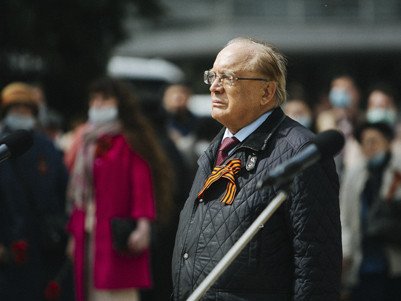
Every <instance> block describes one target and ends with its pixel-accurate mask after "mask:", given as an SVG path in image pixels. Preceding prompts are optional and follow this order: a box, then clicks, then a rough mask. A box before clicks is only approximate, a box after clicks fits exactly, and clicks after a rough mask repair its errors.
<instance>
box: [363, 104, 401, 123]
mask: <svg viewBox="0 0 401 301" xmlns="http://www.w3.org/2000/svg"><path fill="white" fill-rule="evenodd" d="M366 119H367V120H368V121H369V122H372V123H375V122H385V123H387V124H390V125H393V124H394V123H395V122H396V119H397V113H396V112H395V111H394V110H387V109H382V108H375V109H370V110H368V111H367V113H366Z"/></svg>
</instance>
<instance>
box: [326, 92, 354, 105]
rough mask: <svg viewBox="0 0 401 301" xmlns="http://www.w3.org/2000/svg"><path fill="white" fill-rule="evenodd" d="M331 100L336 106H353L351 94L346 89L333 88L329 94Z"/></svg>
mask: <svg viewBox="0 0 401 301" xmlns="http://www.w3.org/2000/svg"><path fill="white" fill-rule="evenodd" d="M329 100H330V103H331V104H332V106H333V107H335V108H348V107H350V106H351V100H352V99H351V95H350V94H349V93H348V91H347V90H345V89H339V88H333V89H332V90H331V91H330V94H329Z"/></svg>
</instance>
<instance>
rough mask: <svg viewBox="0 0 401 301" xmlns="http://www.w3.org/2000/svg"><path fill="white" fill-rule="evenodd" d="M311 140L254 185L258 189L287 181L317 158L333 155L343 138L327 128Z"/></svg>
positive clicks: (340, 146) (338, 133)
mask: <svg viewBox="0 0 401 301" xmlns="http://www.w3.org/2000/svg"><path fill="white" fill-rule="evenodd" d="M313 142H314V143H313V144H311V145H308V146H307V147H305V149H304V150H302V151H301V152H300V153H298V154H297V155H295V156H294V157H293V158H291V159H290V160H288V161H287V162H284V163H282V164H280V165H278V166H277V167H275V168H274V169H273V170H272V171H270V172H269V173H268V174H267V177H266V178H264V179H261V180H259V181H258V183H257V184H256V187H257V188H258V189H259V188H262V187H263V186H266V185H274V184H277V185H280V184H283V183H286V182H288V181H289V180H291V179H292V178H293V177H294V176H295V174H297V173H298V172H300V171H302V170H304V169H306V168H308V167H309V166H311V165H313V164H315V163H316V162H318V161H319V160H325V159H328V158H330V157H334V156H335V155H336V154H337V153H339V152H340V151H341V149H342V148H343V146H344V143H345V139H344V136H343V134H341V133H340V132H339V131H336V130H327V131H324V132H321V133H320V134H318V135H316V137H315V139H314V141H313Z"/></svg>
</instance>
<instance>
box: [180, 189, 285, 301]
mask: <svg viewBox="0 0 401 301" xmlns="http://www.w3.org/2000/svg"><path fill="white" fill-rule="evenodd" d="M287 196H288V195H287V193H286V192H285V191H280V192H279V194H278V195H277V196H276V197H275V198H274V199H273V200H272V201H271V202H270V203H269V205H268V206H267V207H266V208H265V209H264V210H263V211H262V213H261V214H260V215H259V216H258V217H257V218H256V220H255V221H254V222H253V223H252V224H251V226H250V227H249V228H248V229H247V230H246V231H245V232H244V234H242V236H241V237H240V238H239V240H238V241H237V242H236V243H235V244H234V245H233V246H232V247H231V249H230V250H229V251H228V252H227V253H226V255H224V257H223V258H222V259H221V260H220V262H219V263H218V264H217V265H216V266H215V267H214V269H213V270H212V271H211V272H210V274H209V275H207V277H206V278H205V279H204V280H203V281H202V282H201V284H200V285H199V286H198V287H197V288H196V289H195V290H194V291H193V293H192V294H191V296H189V298H188V299H187V301H198V300H200V298H202V296H203V295H204V294H205V293H206V291H207V290H208V289H209V288H210V287H211V286H212V285H213V283H215V282H216V280H217V279H218V278H219V277H220V276H221V274H223V272H224V271H225V270H226V269H227V268H228V266H229V265H230V264H231V263H232V262H233V261H234V259H235V258H236V257H237V256H238V255H239V253H241V251H242V250H243V249H244V248H245V246H246V245H247V244H248V243H249V242H250V241H251V239H252V238H253V237H254V236H255V235H256V233H257V232H258V231H259V230H260V229H261V228H262V226H263V225H264V224H265V223H266V222H267V221H268V219H269V218H270V217H271V216H272V215H273V213H274V212H275V211H276V210H277V209H278V208H279V207H280V205H281V204H282V203H283V202H284V201H285V200H286V199H287Z"/></svg>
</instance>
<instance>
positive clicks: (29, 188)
mask: <svg viewBox="0 0 401 301" xmlns="http://www.w3.org/2000/svg"><path fill="white" fill-rule="evenodd" d="M37 115H38V105H37V103H36V102H35V98H34V94H33V89H32V87H31V86H30V85H29V84H26V83H23V82H14V83H11V84H9V85H7V86H5V87H4V88H3V90H2V91H1V124H0V139H1V138H4V137H6V136H8V135H10V134H12V133H13V132H15V131H17V130H21V129H24V130H28V131H30V132H31V133H32V138H33V145H32V147H31V148H30V149H29V150H28V151H27V152H26V153H24V154H22V155H21V156H18V157H15V158H14V157H10V158H9V159H7V160H5V161H4V162H2V163H1V166H0V208H1V210H0V300H17V301H19V300H21V301H23V300H44V299H45V288H46V285H47V283H48V281H49V280H50V279H52V278H53V277H55V276H56V273H57V272H58V269H59V268H60V267H61V265H62V264H63V261H64V256H65V255H64V250H65V243H66V237H65V238H64V233H63V231H64V229H63V228H64V225H63V224H62V223H63V221H64V218H65V216H64V215H65V190H66V185H67V180H68V174H67V171H66V168H65V166H64V163H63V158H62V154H61V152H60V151H58V150H57V149H56V148H55V147H54V144H53V143H52V141H51V140H50V139H49V138H48V137H47V136H45V135H44V134H43V133H42V132H41V131H40V130H38V129H37V128H36V124H37ZM50 220H53V222H50ZM56 225H58V227H56ZM48 230H51V231H53V230H54V232H52V233H51V235H53V234H54V235H55V236H54V237H55V240H51V239H50V238H51V236H50V235H49V234H50V233H49V231H48Z"/></svg>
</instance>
